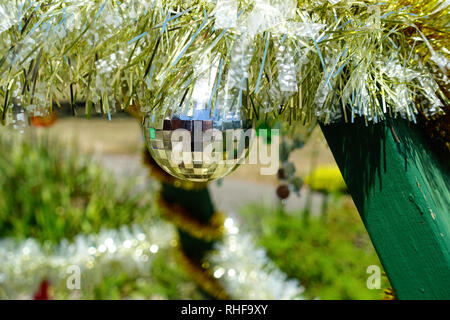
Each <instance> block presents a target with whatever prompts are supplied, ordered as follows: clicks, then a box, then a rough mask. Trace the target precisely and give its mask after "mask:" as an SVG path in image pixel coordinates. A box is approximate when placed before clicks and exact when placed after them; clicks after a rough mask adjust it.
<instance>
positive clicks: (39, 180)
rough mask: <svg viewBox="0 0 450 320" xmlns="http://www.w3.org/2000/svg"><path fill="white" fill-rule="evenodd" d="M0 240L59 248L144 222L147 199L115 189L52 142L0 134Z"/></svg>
mask: <svg viewBox="0 0 450 320" xmlns="http://www.w3.org/2000/svg"><path fill="white" fill-rule="evenodd" d="M0 154H1V157H0V171H1V172H2V174H1V175H0V189H1V190H2V193H1V195H0V237H15V238H18V239H23V238H28V237H33V238H35V239H37V240H39V241H40V242H44V241H45V242H49V243H51V244H56V243H58V242H59V241H60V240H61V239H63V238H66V239H69V240H70V239H72V238H73V237H74V236H75V235H77V234H78V233H86V234H89V233H96V232H98V231H99V230H100V229H101V228H117V227H119V226H121V225H124V224H130V223H132V222H142V221H144V220H145V219H147V218H148V215H149V213H150V212H151V211H152V205H151V197H145V196H143V195H144V193H143V192H136V188H135V187H134V183H133V180H132V179H130V181H129V183H127V184H117V183H116V182H115V181H114V180H113V179H112V178H111V177H110V176H107V175H106V174H104V173H103V172H102V170H101V168H100V166H99V165H97V164H96V163H95V162H93V160H92V159H91V158H89V157H87V156H82V155H80V154H79V153H78V151H77V150H76V148H74V147H69V148H68V147H66V146H64V145H62V144H61V143H60V142H58V141H56V140H55V139H52V138H49V137H46V136H43V137H37V136H31V135H30V136H25V137H23V139H18V138H17V137H14V136H10V135H6V134H5V133H2V134H0Z"/></svg>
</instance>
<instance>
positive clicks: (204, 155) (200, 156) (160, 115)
mask: <svg viewBox="0 0 450 320" xmlns="http://www.w3.org/2000/svg"><path fill="white" fill-rule="evenodd" d="M206 60H208V59H205V61H203V62H202V63H200V64H199V66H196V68H195V69H194V73H196V77H195V78H196V81H195V83H194V84H192V85H189V86H187V88H186V87H185V89H184V90H182V91H180V92H179V94H178V95H177V94H175V95H174V97H169V98H166V99H165V101H164V102H163V105H162V106H158V107H157V108H155V110H154V111H152V112H150V113H148V114H147V115H146V116H145V117H144V120H143V130H144V137H145V141H146V144H147V147H148V149H149V151H150V154H151V155H152V157H153V158H154V160H155V161H156V162H157V163H158V165H159V166H160V167H161V168H162V169H164V170H165V171H166V172H167V173H169V174H171V175H173V176H175V177H176V178H179V179H184V180H190V181H195V182H206V181H210V180H215V179H219V178H222V177H224V176H226V175H227V174H229V173H231V172H232V171H233V170H234V169H236V168H237V167H238V166H239V164H241V163H243V162H244V160H245V158H246V156H247V154H248V151H249V147H250V144H251V141H252V139H253V136H254V131H253V130H252V127H253V126H252V122H251V121H250V120H248V117H247V110H246V108H244V107H243V100H244V90H243V88H242V86H240V85H241V84H242V82H243V81H246V76H245V73H244V72H241V70H242V69H245V68H242V64H240V65H239V68H231V69H230V72H229V73H228V74H227V75H225V72H223V64H224V63H223V60H221V59H213V60H212V61H211V60H209V61H206ZM219 60H220V61H219ZM237 79H238V80H237ZM244 83H245V82H244Z"/></svg>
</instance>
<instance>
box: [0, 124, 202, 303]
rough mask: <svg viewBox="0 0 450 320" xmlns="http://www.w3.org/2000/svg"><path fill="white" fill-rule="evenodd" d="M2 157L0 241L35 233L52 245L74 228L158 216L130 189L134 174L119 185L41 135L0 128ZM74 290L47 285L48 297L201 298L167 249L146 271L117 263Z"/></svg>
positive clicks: (148, 199)
mask: <svg viewBox="0 0 450 320" xmlns="http://www.w3.org/2000/svg"><path fill="white" fill-rule="evenodd" d="M0 154H1V156H0V171H1V172H2V174H1V175H0V190H2V192H1V193H0V238H7V237H9V238H14V239H17V240H19V241H20V240H24V239H27V238H34V239H36V240H37V241H39V242H40V243H41V244H42V245H43V246H44V247H45V248H51V247H53V246H54V245H56V244H58V243H60V242H61V240H63V239H68V240H69V241H70V240H72V239H73V238H74V237H75V236H76V235H78V234H80V233H81V234H92V233H97V232H99V231H100V230H101V229H103V228H105V229H117V228H119V227H120V226H123V225H131V224H139V225H141V226H142V225H143V226H145V225H150V224H151V223H152V222H154V221H155V219H157V217H155V212H156V208H155V207H154V204H153V202H154V201H153V200H154V199H153V197H152V191H153V190H152V188H143V189H142V188H140V189H138V188H136V184H135V179H134V178H133V177H130V178H129V180H128V181H127V182H122V181H121V182H118V181H117V180H116V179H114V178H113V177H112V176H111V174H108V172H104V171H103V170H102V168H101V167H100V165H99V164H97V163H96V162H94V161H93V160H92V159H91V158H90V157H88V156H86V155H84V154H80V152H79V151H78V149H77V148H76V147H75V146H74V145H66V144H65V143H63V142H60V141H58V140H57V139H55V138H51V137H49V136H47V135H33V134H31V133H29V135H28V134H27V135H25V136H22V137H17V136H15V135H12V134H11V133H8V132H5V131H0ZM63 282H64V283H63V284H65V281H63ZM29 294H30V295H32V294H33V292H29ZM72 295H73V292H72V291H71V290H67V289H66V288H65V286H63V287H60V286H57V284H55V286H54V287H52V292H51V297H52V298H59V299H64V298H83V299H123V298H134V299H144V298H145V299H157V298H161V299H167V298H169V299H191V298H194V299H202V298H204V296H203V295H202V293H201V292H200V291H199V290H198V289H197V287H196V285H195V284H194V283H193V282H192V281H191V280H190V278H189V275H187V274H185V272H184V271H183V270H181V268H179V267H178V265H177V264H176V262H175V261H174V258H173V253H172V252H171V249H170V248H168V249H161V250H160V251H159V252H158V254H157V255H156V258H155V260H154V261H153V262H152V266H151V270H149V271H148V274H147V276H139V277H138V276H136V277H134V276H133V275H130V274H128V275H127V274H126V273H124V272H123V271H122V270H120V269H119V268H116V269H113V270H112V271H111V273H108V276H106V277H105V278H103V279H102V281H101V282H100V283H99V284H97V285H95V286H94V285H92V286H91V285H90V284H87V285H85V286H83V287H82V290H81V292H77V293H76V296H72Z"/></svg>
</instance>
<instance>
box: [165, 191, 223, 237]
mask: <svg viewBox="0 0 450 320" xmlns="http://www.w3.org/2000/svg"><path fill="white" fill-rule="evenodd" d="M157 202H158V206H159V207H160V208H161V211H162V214H163V217H164V218H165V219H166V220H168V221H170V222H171V223H173V224H174V225H175V226H177V227H178V228H179V229H180V230H183V231H184V232H186V233H188V234H190V235H191V236H193V237H194V238H197V239H202V240H205V241H214V240H220V238H221V237H222V235H223V223H224V220H225V218H224V215H223V214H222V213H220V212H215V213H214V215H213V216H212V217H211V219H210V221H209V223H208V224H202V223H200V222H199V221H197V220H196V219H195V218H193V217H192V216H191V215H190V214H189V213H188V212H187V211H186V210H185V209H184V208H183V207H181V206H179V205H173V204H170V203H168V202H167V201H165V200H164V198H163V197H162V196H161V194H158V195H157Z"/></svg>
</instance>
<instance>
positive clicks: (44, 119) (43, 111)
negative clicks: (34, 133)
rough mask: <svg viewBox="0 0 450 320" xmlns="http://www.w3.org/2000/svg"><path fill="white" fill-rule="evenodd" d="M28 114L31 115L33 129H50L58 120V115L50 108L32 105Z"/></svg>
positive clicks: (28, 109) (28, 108)
mask: <svg viewBox="0 0 450 320" xmlns="http://www.w3.org/2000/svg"><path fill="white" fill-rule="evenodd" d="M27 112H28V113H29V114H30V122H31V125H32V126H33V127H42V128H48V127H51V126H52V125H53V124H54V123H55V122H56V121H57V120H58V115H57V113H56V112H55V111H53V110H51V109H49V108H42V107H41V108H39V107H38V106H36V105H32V106H28V107H27Z"/></svg>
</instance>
